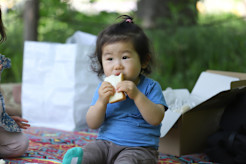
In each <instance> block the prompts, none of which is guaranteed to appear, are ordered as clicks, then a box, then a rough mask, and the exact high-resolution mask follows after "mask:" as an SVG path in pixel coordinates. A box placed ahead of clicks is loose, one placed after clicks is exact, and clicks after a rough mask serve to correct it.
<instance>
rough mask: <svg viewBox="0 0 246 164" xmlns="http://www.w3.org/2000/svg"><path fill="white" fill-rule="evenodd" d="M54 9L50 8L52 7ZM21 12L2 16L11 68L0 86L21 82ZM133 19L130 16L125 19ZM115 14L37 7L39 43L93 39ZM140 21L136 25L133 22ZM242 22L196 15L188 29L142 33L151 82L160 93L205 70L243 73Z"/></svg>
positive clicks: (245, 36) (245, 37)
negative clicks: (80, 35) (152, 58)
mask: <svg viewBox="0 0 246 164" xmlns="http://www.w3.org/2000/svg"><path fill="white" fill-rule="evenodd" d="M52 6H54V7H52ZM21 13H22V12H21V11H19V10H10V11H8V13H7V14H4V23H5V26H6V29H7V36H8V39H7V41H6V42H5V43H3V44H2V45H0V53H1V54H3V55H5V56H7V57H10V58H11V60H12V68H11V69H8V70H5V71H4V72H3V75H2V83H7V82H21V78H22V62H23V20H22V15H21ZM131 15H133V14H131ZM117 16H119V14H117V13H106V12H101V13H100V14H98V15H86V14H82V13H78V12H75V11H72V10H70V9H69V8H68V7H67V5H66V4H64V3H59V2H58V1H46V3H45V4H44V3H40V21H39V29H38V31H39V36H38V38H39V41H47V42H59V43H65V41H66V39H67V38H68V37H70V36H71V35H73V33H74V32H75V31H77V30H80V31H84V32H88V33H92V34H95V35H97V34H98V33H99V32H100V31H101V30H102V29H103V28H104V27H106V26H107V25H109V24H111V23H112V22H115V18H116V17H117ZM139 22H140V20H137V23H139ZM245 27H246V22H245V20H244V19H242V18H238V17H236V16H233V15H217V16H213V15H212V16H200V17H199V18H198V24H197V25H193V26H182V27H179V26H173V25H172V24H170V27H165V28H159V29H149V30H145V31H146V33H147V35H148V36H149V37H150V40H151V41H152V43H153V47H154V49H155V54H156V64H155V69H154V71H153V73H152V75H151V77H152V78H154V79H155V80H157V81H159V82H160V84H161V85H162V87H163V89H165V88H167V87H172V88H188V89H189V90H191V89H192V88H193V86H194V84H195V82H196V80H197V78H198V76H199V74H200V73H201V72H202V71H205V70H207V69H214V70H224V71H236V72H246V67H245V66H246V28H245Z"/></svg>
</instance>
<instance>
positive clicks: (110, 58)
mask: <svg viewBox="0 0 246 164" xmlns="http://www.w3.org/2000/svg"><path fill="white" fill-rule="evenodd" d="M102 65H103V70H104V74H105V75H106V76H110V75H112V74H113V75H119V74H120V73H123V75H124V79H125V80H130V81H133V82H135V83H136V82H137V81H138V78H139V74H140V71H141V62H140V58H139V56H138V54H137V52H136V51H135V49H134V47H133V45H132V42H130V41H119V42H115V43H110V44H106V45H104V46H103V47H102Z"/></svg>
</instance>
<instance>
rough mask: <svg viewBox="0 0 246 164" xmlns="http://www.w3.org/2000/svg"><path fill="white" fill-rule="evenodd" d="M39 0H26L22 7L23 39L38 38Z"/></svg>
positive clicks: (34, 39)
mask: <svg viewBox="0 0 246 164" xmlns="http://www.w3.org/2000/svg"><path fill="white" fill-rule="evenodd" d="M38 20H39V0H26V2H25V7H24V40H33V41H37V40H38Z"/></svg>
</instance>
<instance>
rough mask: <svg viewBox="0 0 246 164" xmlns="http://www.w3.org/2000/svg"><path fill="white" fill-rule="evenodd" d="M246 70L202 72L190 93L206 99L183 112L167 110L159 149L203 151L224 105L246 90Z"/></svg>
mask: <svg viewBox="0 0 246 164" xmlns="http://www.w3.org/2000/svg"><path fill="white" fill-rule="evenodd" d="M245 79H246V73H236V72H225V71H213V70H208V71H206V72H202V73H201V75H200V77H199V79H198V80H197V82H196V84H195V86H194V88H193V90H192V92H191V95H194V96H197V97H202V98H203V101H202V102H201V103H199V104H198V105H196V106H195V107H193V108H192V109H191V110H189V111H188V112H186V113H184V114H180V113H175V112H172V111H170V110H167V112H166V113H165V117H164V119H163V121H162V128H161V138H160V143H159V152H161V153H165V154H171V155H175V156H181V155H185V154H192V153H201V152H203V150H204V148H205V145H206V140H207V137H208V136H209V135H211V134H212V133H214V132H215V131H216V130H217V129H218V127H219V122H220V118H221V116H222V114H223V111H224V108H225V106H226V105H227V104H228V103H230V102H231V101H232V100H233V99H234V98H235V96H236V95H237V94H239V93H242V92H246V87H245V86H246V80H245Z"/></svg>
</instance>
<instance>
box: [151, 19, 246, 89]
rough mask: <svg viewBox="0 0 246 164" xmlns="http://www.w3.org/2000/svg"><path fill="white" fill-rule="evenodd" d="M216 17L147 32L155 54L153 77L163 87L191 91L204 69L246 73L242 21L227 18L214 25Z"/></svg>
mask: <svg viewBox="0 0 246 164" xmlns="http://www.w3.org/2000/svg"><path fill="white" fill-rule="evenodd" d="M218 17H219V16H216V17H213V19H212V18H211V16H209V17H208V18H205V17H202V18H200V19H201V20H202V22H200V24H199V25H196V26H187V27H185V26H184V27H179V28H176V29H167V30H155V31H148V33H149V34H150V37H151V39H152V40H153V43H154V48H155V50H156V53H157V55H158V56H157V59H158V60H157V67H156V70H155V72H154V74H153V78H154V79H157V80H158V81H160V82H161V85H162V87H163V88H166V87H172V88H188V89H189V90H191V89H192V88H193V86H194V83H195V82H196V80H197V78H198V76H199V74H200V73H201V72H202V71H206V70H208V69H214V70H224V71H235V72H246V68H245V65H246V55H245V53H246V39H245V38H246V29H245V28H244V27H245V25H246V22H245V21H244V20H243V19H239V18H237V17H235V16H229V17H224V18H223V20H224V21H219V23H218V22H217V21H218V20H216V18H218ZM207 20H210V23H209V24H208V22H207ZM211 20H214V21H215V22H214V21H213V23H211Z"/></svg>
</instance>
